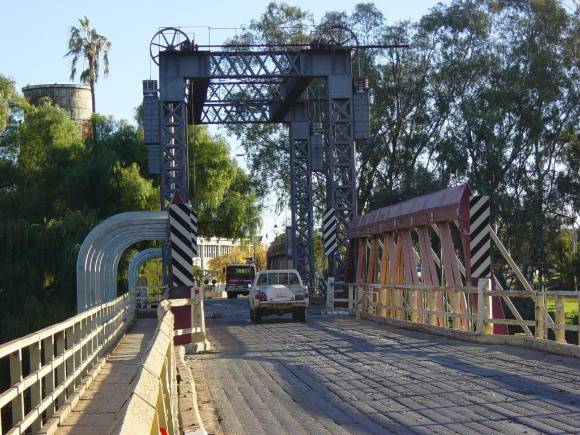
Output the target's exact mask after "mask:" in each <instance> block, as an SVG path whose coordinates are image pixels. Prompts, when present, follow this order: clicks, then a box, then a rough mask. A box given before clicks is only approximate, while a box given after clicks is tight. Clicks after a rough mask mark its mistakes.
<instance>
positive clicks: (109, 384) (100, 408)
mask: <svg viewBox="0 0 580 435" xmlns="http://www.w3.org/2000/svg"><path fill="white" fill-rule="evenodd" d="M156 325H157V320H156V319H137V320H136V321H135V323H134V325H133V326H132V327H131V329H130V330H129V331H128V332H127V333H126V334H125V336H124V337H123V338H122V339H121V341H120V342H119V344H117V347H116V348H115V350H114V351H113V352H112V353H111V355H110V356H109V358H108V360H107V362H106V363H105V364H104V366H103V368H102V369H101V371H100V372H99V374H98V375H97V377H96V378H95V380H94V381H93V383H92V384H91V385H90V386H89V387H88V389H87V390H86V391H85V392H84V394H83V395H82V396H81V398H80V400H79V401H78V403H77V404H76V406H75V407H74V409H73V411H72V412H71V413H70V414H69V415H68V416H67V417H66V418H65V420H64V422H63V423H61V424H60V426H59V427H58V430H57V432H56V433H57V434H75V435H77V434H79V435H85V434H86V435H89V434H90V435H92V434H99V435H101V434H107V433H109V430H110V429H111V427H112V425H113V420H114V419H115V415H116V413H117V412H118V411H119V410H120V409H121V407H122V406H123V403H124V402H125V400H126V398H127V395H128V389H129V382H130V381H131V378H132V377H133V375H134V374H135V371H136V370H137V366H138V364H139V360H140V359H141V357H142V356H143V352H144V351H145V350H146V348H147V344H148V343H149V340H150V339H151V336H152V334H153V333H154V332H155V327H156Z"/></svg>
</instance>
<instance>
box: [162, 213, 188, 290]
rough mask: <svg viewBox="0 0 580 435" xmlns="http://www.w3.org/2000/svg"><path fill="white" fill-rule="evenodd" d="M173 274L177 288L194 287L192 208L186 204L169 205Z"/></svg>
mask: <svg viewBox="0 0 580 435" xmlns="http://www.w3.org/2000/svg"><path fill="white" fill-rule="evenodd" d="M168 208H169V239H170V242H171V274H172V276H173V285H174V286H175V287H193V253H194V251H193V237H192V220H191V213H190V208H189V206H187V205H186V204H170V205H169V207H168Z"/></svg>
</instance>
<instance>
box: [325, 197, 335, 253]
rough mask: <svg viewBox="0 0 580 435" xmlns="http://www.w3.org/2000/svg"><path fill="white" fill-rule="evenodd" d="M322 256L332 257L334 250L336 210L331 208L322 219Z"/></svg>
mask: <svg viewBox="0 0 580 435" xmlns="http://www.w3.org/2000/svg"><path fill="white" fill-rule="evenodd" d="M322 235H323V245H324V255H326V256H328V255H332V253H333V252H334V251H335V250H336V246H337V243H336V210H335V209H334V208H331V209H329V210H327V211H326V213H324V216H323V217H322Z"/></svg>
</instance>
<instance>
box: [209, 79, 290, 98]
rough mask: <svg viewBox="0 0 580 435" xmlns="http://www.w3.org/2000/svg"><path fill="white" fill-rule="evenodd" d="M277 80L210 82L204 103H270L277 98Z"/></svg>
mask: <svg viewBox="0 0 580 435" xmlns="http://www.w3.org/2000/svg"><path fill="white" fill-rule="evenodd" d="M278 84H279V82H272V81H269V82H239V81H234V82H232V81H227V82H219V81H212V82H210V84H209V86H208V89H207V95H206V99H205V101H206V103H212V102H219V103H240V102H241V103H246V102H252V103H253V102H256V103H257V102H262V103H272V102H274V101H276V100H279V99H280V98H281V97H280V90H279V87H278Z"/></svg>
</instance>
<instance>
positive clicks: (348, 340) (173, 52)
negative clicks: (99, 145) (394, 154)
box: [0, 28, 580, 435]
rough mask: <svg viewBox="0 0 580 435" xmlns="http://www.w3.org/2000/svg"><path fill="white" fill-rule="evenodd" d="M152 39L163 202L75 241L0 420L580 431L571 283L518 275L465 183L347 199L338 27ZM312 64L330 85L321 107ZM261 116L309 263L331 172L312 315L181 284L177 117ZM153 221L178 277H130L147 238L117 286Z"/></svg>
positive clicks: (150, 134)
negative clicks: (71, 263) (555, 286)
mask: <svg viewBox="0 0 580 435" xmlns="http://www.w3.org/2000/svg"><path fill="white" fill-rule="evenodd" d="M151 48H152V50H151V52H152V57H153V59H154V60H155V61H156V63H158V64H159V68H160V76H159V87H158V86H157V83H156V82H154V81H145V82H144V123H145V140H146V143H147V144H149V147H150V154H151V159H150V164H151V171H152V173H156V174H160V178H161V187H162V189H161V205H162V209H161V210H159V211H141V212H126V213H120V214H118V215H115V216H111V217H109V218H107V219H106V220H104V221H103V222H101V223H99V224H98V225H97V226H96V227H95V228H93V229H92V230H91V232H90V233H89V234H88V235H87V237H86V238H85V240H84V241H83V243H82V245H81V247H80V250H79V254H78V258H77V306H78V314H77V315H75V316H73V317H70V318H68V319H66V320H64V321H62V322H60V323H58V324H55V325H51V326H48V327H46V328H44V329H41V330H39V331H35V332H33V333H31V334H28V335H26V336H24V337H20V338H18V339H15V340H12V341H10V342H8V343H4V344H1V345H0V434H2V435H4V434H25V433H26V434H28V433H41V434H54V433H57V434H68V433H74V434H95V433H98V434H171V435H178V434H204V433H208V432H209V433H262V432H267V433H313V432H316V433H318V432H320V433H399V432H404V433H407V432H410V433H415V432H416V433H531V432H533V433H556V432H557V433H580V382H579V378H578V373H579V367H580V364H579V363H578V358H580V325H579V324H578V316H577V314H576V317H575V318H573V319H571V318H570V317H569V314H570V312H571V311H574V312H575V313H577V312H578V311H577V309H578V307H579V306H580V293H579V292H578V291H566V290H547V289H546V288H540V289H537V288H534V286H533V283H530V282H528V281H527V280H526V277H525V276H524V274H523V273H522V271H521V270H520V268H519V267H518V265H517V264H516V262H515V261H514V259H513V258H512V257H511V256H510V253H509V251H508V249H507V248H506V246H504V245H503V243H502V242H501V240H500V238H499V237H498V234H496V232H495V231H494V230H493V229H492V225H491V222H492V216H491V211H490V210H491V208H490V200H489V197H487V196H485V195H478V194H477V193H476V192H472V191H471V188H470V187H469V186H468V185H458V186H453V187H450V188H447V189H444V190H442V191H439V192H434V193H431V194H427V195H423V196H420V197H417V198H413V199H410V200H408V201H405V202H402V203H399V204H394V205H391V206H388V207H383V208H381V209H378V210H374V211H372V212H370V213H366V214H363V215H360V216H355V214H356V196H355V191H356V189H355V167H354V166H355V163H354V147H355V141H356V140H364V139H365V138H366V137H368V123H369V119H368V86H367V82H366V80H364V79H361V78H353V76H352V71H351V57H352V53H353V50H354V49H355V48H356V41H355V42H353V39H352V35H350V33H349V32H347V31H346V30H345V29H341V28H339V29H333V31H329V32H328V33H325V34H323V35H321V36H320V37H319V38H318V39H317V40H316V41H314V42H313V43H312V45H310V46H308V47H303V46H301V47H285V49H271V48H270V47H245V48H241V47H221V48H222V49H223V50H222V51H209V50H206V51H203V50H201V48H203V47H199V46H196V45H195V44H193V43H192V42H191V41H190V40H189V39H188V38H187V36H186V35H185V34H184V33H182V32H181V31H180V30H178V29H163V30H161V31H160V32H159V33H158V34H157V35H156V36H155V38H154V39H153V42H152V45H151ZM208 48H210V47H208ZM259 48H262V49H263V48H268V50H267V51H266V50H262V51H260V50H258V49H259ZM278 48H280V47H278ZM316 79H323V81H325V83H326V88H325V91H324V92H325V95H324V96H323V97H320V101H323V102H324V110H323V113H322V114H321V115H322V116H320V117H317V118H313V116H314V115H316V114H315V113H314V114H313V111H311V110H310V108H309V107H308V106H309V101H308V98H306V97H305V95H307V92H306V90H307V89H308V87H309V86H311V87H314V86H315V85H316V84H315V83H313V82H314V80H316ZM320 120H322V123H320ZM252 122H254V123H262V122H264V123H265V122H280V123H286V124H288V125H289V127H290V162H291V173H292V186H291V187H292V204H291V205H292V226H293V228H294V231H295V237H294V238H293V239H294V240H293V252H294V259H295V264H296V266H297V267H298V268H299V270H300V271H301V273H302V274H303V275H304V276H305V277H306V278H307V279H311V277H312V271H313V267H312V248H311V237H312V223H313V213H312V188H311V187H312V186H311V183H312V173H313V172H323V173H324V175H325V176H326V181H327V204H326V206H327V212H326V213H325V216H326V217H328V216H330V217H333V216H334V218H335V219H334V220H335V222H334V225H335V227H336V233H337V240H338V243H337V244H336V245H337V248H336V249H335V250H334V251H331V255H330V260H331V261H330V266H331V270H332V273H333V274H334V276H331V277H330V278H329V279H328V281H327V291H326V304H325V306H322V307H321V306H315V307H310V311H309V315H311V318H310V321H309V322H308V323H302V322H300V323H295V324H293V325H289V324H288V321H287V320H286V321H281V322H280V321H278V320H277V321H271V322H268V321H267V322H266V323H267V324H266V325H258V324H256V325H253V324H251V323H250V322H249V319H248V312H247V310H248V307H247V301H245V300H241V299H240V300H231V301H223V300H215V301H211V300H205V299H206V298H205V296H207V295H204V289H203V288H198V287H197V286H194V285H183V282H182V283H181V286H180V285H176V283H177V284H179V282H177V281H179V280H180V279H181V278H179V280H178V277H180V276H182V275H183V277H184V280H185V281H187V276H186V275H188V274H189V276H190V279H192V278H191V277H192V263H191V258H192V255H193V254H192V252H193V249H194V240H193V239H191V238H189V239H188V237H189V234H190V233H189V232H190V231H193V229H194V225H193V224H194V221H195V220H194V219H191V220H190V219H188V218H189V217H190V216H191V215H190V214H189V213H190V211H189V203H193V206H194V208H195V199H194V198H189V196H188V171H187V168H188V156H187V142H186V138H187V136H186V128H187V125H188V124H203V123H205V124H211V123H252ZM325 221H328V219H325ZM188 222H190V223H188ZM174 229H178V230H179V231H182V232H181V233H180V232H177V233H175V234H174ZM174 235H175V236H176V238H175V239H174ZM144 240H155V241H158V242H160V243H161V244H163V245H165V246H168V247H169V248H168V249H167V250H166V254H165V255H166V258H165V260H166V261H168V260H169V261H168V263H169V264H168V266H169V268H168V269H169V271H170V280H169V286H170V287H171V289H170V290H172V291H170V292H169V295H167V294H166V292H165V290H167V288H162V289H159V290H163V291H162V292H159V293H163V296H161V295H160V294H157V295H156V296H155V295H153V293H152V292H151V291H150V290H151V289H150V288H139V287H138V286H137V283H138V279H137V278H138V272H139V269H140V267H141V266H142V264H143V263H144V262H145V261H147V260H148V259H151V258H155V257H159V256H161V255H162V251H161V250H160V249H158V248H151V249H146V250H143V251H141V252H139V253H138V254H137V255H136V256H135V257H134V258H133V259H132V260H131V264H130V265H129V269H128V274H129V277H128V278H129V279H128V283H129V288H128V289H127V292H124V293H123V292H117V277H118V266H119V261H120V258H121V256H122V254H123V253H124V252H125V251H126V250H127V249H128V248H129V247H130V246H131V245H134V244H135V243H138V242H141V241H144ZM331 245H332V240H330V243H327V244H326V246H327V247H328V246H331ZM492 246H493V247H494V250H492V249H491V248H492ZM327 252H329V251H327ZM176 254H178V255H177V256H176ZM168 255H169V257H170V258H169V259H168V258H167V256H168ZM492 255H495V256H496V257H495V258H494V259H493V260H494V261H492ZM180 256H181V257H180ZM496 264H503V265H504V266H505V267H506V269H508V270H510V273H511V274H512V275H513V276H514V277H515V278H517V281H515V282H512V283H506V282H504V281H502V280H501V277H500V276H497V275H496V271H495V270H494V266H495V265H496ZM334 278H336V279H334ZM508 284H509V286H508ZM176 290H180V291H181V294H178V292H176ZM204 304H206V305H204ZM526 307H527V309H526ZM522 308H524V310H522ZM571 308H572V309H571ZM340 314H343V315H340ZM206 319H207V322H208V325H207V326H208V327H207V333H206ZM210 344H211V346H212V347H213V351H212V352H209V353H207V352H203V353H201V352H200V351H208V350H210ZM186 353H188V354H195V355H194V356H186V355H185V354H186ZM206 353H207V354H206ZM191 369H193V370H191ZM198 394H199V396H198ZM198 403H199V404H200V406H198ZM212 403H213V405H212ZM212 406H215V409H212Z"/></svg>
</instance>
